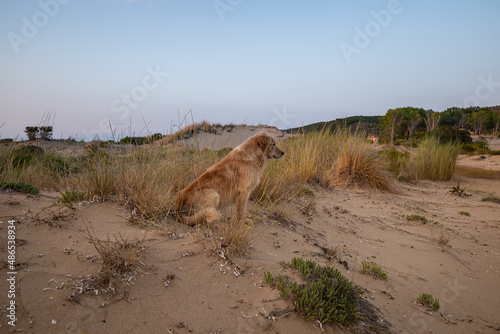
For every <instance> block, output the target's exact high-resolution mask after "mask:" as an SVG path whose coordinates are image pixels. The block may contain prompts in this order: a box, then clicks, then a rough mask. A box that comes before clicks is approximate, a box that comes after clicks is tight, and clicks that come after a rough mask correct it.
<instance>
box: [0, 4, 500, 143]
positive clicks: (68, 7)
mask: <svg viewBox="0 0 500 334" xmlns="http://www.w3.org/2000/svg"><path fill="white" fill-rule="evenodd" d="M499 17H500V1H497V0H490V1H477V0H470V1H460V0H454V1H451V0H450V1H444V0H443V1H430V0H429V1H426V0H413V1H410V0H400V1H394V0H387V1H363V2H361V1H305V0H304V1H291V0H287V1H285V0H281V1H280V0H276V1H269V0H268V1H264V0H216V1H188V0H182V1H181V0H179V1H167V0H165V1H159V0H158V1H156V0H136V1H130V0H129V1H124V0H123V1H120V0H85V1H84V0H72V1H69V0H40V1H24V0H23V1H21V0H16V1H13V0H12V1H1V2H0V35H1V40H0V64H1V66H0V94H1V95H0V103H1V109H0V110H1V114H0V125H1V124H3V123H4V122H5V124H4V125H3V127H2V128H0V137H1V138H7V137H10V138H14V137H16V136H19V137H18V138H22V137H24V133H23V130H24V128H25V127H26V126H27V125H37V124H38V123H39V122H40V121H41V118H42V115H43V113H44V112H45V111H46V110H48V109H50V110H53V111H55V112H56V116H55V121H54V137H55V138H61V137H62V138H68V137H70V136H72V137H77V138H79V139H91V138H90V137H92V136H93V135H94V134H97V135H99V136H100V137H101V138H107V136H109V124H111V125H112V127H113V128H114V129H116V133H117V134H116V135H117V136H123V135H128V134H129V132H128V130H126V129H128V128H129V127H130V124H131V126H132V133H133V134H134V135H139V134H140V135H144V134H145V132H146V130H145V129H144V128H145V126H144V121H143V119H144V120H145V121H146V123H147V124H148V130H149V132H151V133H154V132H161V133H166V132H168V131H170V130H171V128H172V124H178V123H179V121H178V116H179V114H180V115H181V117H182V115H183V114H185V113H186V112H188V111H189V110H192V114H193V116H194V120H195V121H201V120H208V121H209V122H215V123H223V124H224V123H230V122H234V123H246V124H258V123H260V124H273V125H276V126H278V127H279V128H288V127H294V126H300V125H301V124H304V125H305V124H309V123H312V122H318V121H327V120H332V119H336V118H339V117H346V116H354V115H383V114H385V112H386V111H387V109H390V108H395V107H400V106H415V107H422V108H426V109H434V110H436V111H442V110H444V109H446V108H448V107H451V106H454V105H470V104H478V105H480V106H492V105H499V104H500V19H499Z"/></svg>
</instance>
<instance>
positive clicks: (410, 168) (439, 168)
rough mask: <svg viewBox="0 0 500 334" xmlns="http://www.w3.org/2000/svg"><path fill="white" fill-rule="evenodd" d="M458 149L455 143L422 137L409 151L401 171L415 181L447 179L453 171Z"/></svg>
mask: <svg viewBox="0 0 500 334" xmlns="http://www.w3.org/2000/svg"><path fill="white" fill-rule="evenodd" d="M458 150H459V147H458V145H456V144H453V143H446V144H440V142H439V140H438V139H437V138H433V137H428V138H424V139H423V140H422V141H421V142H420V144H419V145H418V147H417V148H416V149H414V150H412V151H411V153H410V156H409V158H408V162H407V163H406V164H405V166H403V172H404V174H406V175H407V176H408V177H409V178H411V179H413V180H414V181H415V182H418V180H420V179H426V180H432V181H448V180H450V179H451V177H452V176H453V173H454V172H455V162H456V160H457V155H458Z"/></svg>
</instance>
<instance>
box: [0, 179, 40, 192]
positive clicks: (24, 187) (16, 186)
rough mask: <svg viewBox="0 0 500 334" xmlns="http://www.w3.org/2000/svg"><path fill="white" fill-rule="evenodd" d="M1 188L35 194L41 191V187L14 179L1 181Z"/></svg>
mask: <svg viewBox="0 0 500 334" xmlns="http://www.w3.org/2000/svg"><path fill="white" fill-rule="evenodd" d="M0 189H2V190H13V191H19V192H22V193H25V194H33V195H38V194H39V193H40V189H38V188H37V187H35V186H34V185H31V184H29V183H26V182H23V181H14V182H9V183H7V182H4V181H2V182H0Z"/></svg>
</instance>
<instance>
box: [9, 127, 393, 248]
mask: <svg viewBox="0 0 500 334" xmlns="http://www.w3.org/2000/svg"><path fill="white" fill-rule="evenodd" d="M200 129H201V130H200ZM203 129H205V130H206V129H210V127H209V126H208V125H207V124H205V123H202V124H193V125H191V126H189V127H188V128H187V130H181V131H180V132H179V134H178V136H180V137H182V136H183V135H187V134H192V133H196V131H204V130H203ZM175 136H177V135H175ZM22 145H25V144H13V145H12V146H0V151H1V152H0V157H2V160H0V182H14V181H23V182H28V183H30V184H33V185H35V186H38V187H40V188H42V189H43V188H52V189H57V190H59V191H60V192H61V193H67V192H68V191H69V192H71V191H76V192H78V193H79V194H84V195H85V197H86V199H99V200H115V201H119V202H121V203H123V204H124V205H125V206H126V207H127V208H128V209H130V210H131V212H132V217H133V218H134V220H133V221H135V222H137V223H141V224H142V223H143V222H148V221H155V222H162V221H164V218H165V217H167V216H168V215H169V214H170V213H171V212H172V210H173V207H174V205H173V203H174V199H175V196H176V194H177V192H178V191H179V190H181V189H183V188H184V187H186V186H187V185H188V184H189V183H190V182H191V181H193V180H194V179H195V178H196V177H198V176H199V175H201V174H202V173H203V172H204V171H205V170H206V169H207V168H208V167H210V166H211V165H213V164H215V163H216V162H217V161H219V160H220V159H222V158H223V157H224V156H225V155H226V154H227V153H228V151H227V150H221V151H212V150H207V149H203V150H199V149H198V147H194V148H188V147H186V146H184V145H183V144H179V143H175V142H173V143H170V144H169V145H161V144H158V143H155V144H145V145H141V146H133V145H110V144H107V143H106V145H101V143H94V145H87V146H88V148H87V149H83V147H80V149H79V151H78V152H79V153H78V155H77V156H74V155H73V156H72V157H68V156H63V155H62V154H58V153H56V152H52V153H49V152H47V151H43V150H41V149H40V150H39V149H32V151H33V152H31V151H29V150H28V151H29V152H31V153H30V154H31V155H30V156H29V157H25V153H26V152H25V151H24V150H23V151H22V152H21V153H19V152H20V151H16V147H19V146H22ZM278 146H279V147H280V148H281V149H282V150H283V151H284V152H285V155H284V156H283V158H282V159H280V160H270V161H269V162H268V165H267V168H266V169H265V171H264V174H263V177H262V179H261V182H260V184H259V185H258V186H257V189H256V190H255V191H254V193H253V194H252V199H254V200H258V201H259V202H260V203H263V204H264V205H265V206H266V207H267V208H269V207H271V206H272V205H275V204H279V203H282V202H283V201H286V200H288V199H290V198H292V197H294V196H297V195H299V196H300V195H302V194H304V193H309V192H308V189H309V187H314V186H322V187H326V188H330V187H336V188H345V187H351V186H363V187H370V188H377V189H382V190H388V189H390V187H389V185H388V179H387V177H386V172H385V165H384V163H383V162H382V160H381V157H380V156H379V155H377V154H376V153H375V151H374V150H373V148H372V146H371V145H370V144H369V143H367V142H366V140H365V138H364V137H363V136H362V135H360V134H358V135H349V134H348V133H347V132H344V131H338V132H335V133H332V132H331V131H327V130H322V131H317V132H311V133H306V134H304V133H299V134H296V135H293V136H291V137H290V138H287V139H285V140H282V141H281V142H280V143H278ZM20 162H22V163H20ZM230 216H231V215H230ZM231 219H232V218H231V217H230V220H229V222H228V221H225V220H223V221H222V222H221V224H222V225H220V226H214V227H213V232H214V233H215V234H217V235H218V238H214V240H218V242H219V244H220V245H218V246H217V247H219V248H220V247H226V248H227V249H228V251H229V252H230V253H232V254H243V253H244V249H245V248H246V247H247V245H248V242H247V241H246V240H247V239H248V238H249V237H250V234H251V231H252V226H250V225H247V224H245V222H236V221H234V220H231Z"/></svg>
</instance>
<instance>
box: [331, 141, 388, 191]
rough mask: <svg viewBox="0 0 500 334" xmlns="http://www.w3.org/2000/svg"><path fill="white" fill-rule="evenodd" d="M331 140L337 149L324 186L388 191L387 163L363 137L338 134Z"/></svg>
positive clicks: (333, 153) (333, 154)
mask: <svg viewBox="0 0 500 334" xmlns="http://www.w3.org/2000/svg"><path fill="white" fill-rule="evenodd" d="M334 140H335V142H336V145H335V148H336V149H335V150H334V151H333V152H332V156H333V159H332V162H331V167H330V168H328V169H327V171H326V173H325V176H324V178H323V184H326V185H327V186H328V187H335V188H341V189H346V188H351V187H357V186H361V187H366V188H370V189H379V190H384V191H391V185H390V183H389V177H388V175H387V165H386V162H385V160H384V158H383V157H382V156H380V155H379V154H378V153H377V152H376V151H375V150H374V149H373V147H372V145H371V144H370V143H368V142H367V141H366V138H365V137H364V136H363V135H361V134H353V135H352V134H349V133H347V132H339V133H337V134H336V136H335V137H334Z"/></svg>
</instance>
